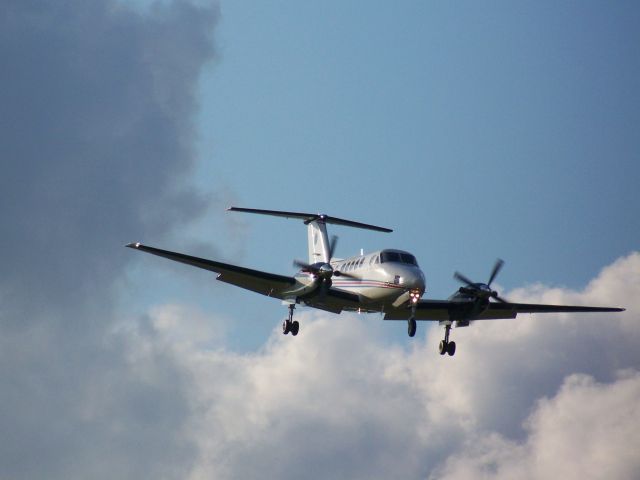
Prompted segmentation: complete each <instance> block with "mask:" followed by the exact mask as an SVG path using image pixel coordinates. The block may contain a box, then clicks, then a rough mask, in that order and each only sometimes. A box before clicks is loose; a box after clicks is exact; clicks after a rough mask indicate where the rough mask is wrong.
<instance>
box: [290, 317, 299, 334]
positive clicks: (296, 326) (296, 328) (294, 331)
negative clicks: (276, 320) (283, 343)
mask: <svg viewBox="0 0 640 480" xmlns="http://www.w3.org/2000/svg"><path fill="white" fill-rule="evenodd" d="M299 331H300V323H299V322H298V321H297V320H295V321H294V322H292V323H291V335H293V336H294V337H295V336H296V335H298V332H299Z"/></svg>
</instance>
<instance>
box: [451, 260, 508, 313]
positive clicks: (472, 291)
mask: <svg viewBox="0 0 640 480" xmlns="http://www.w3.org/2000/svg"><path fill="white" fill-rule="evenodd" d="M503 265H504V261H503V260H500V259H498V260H496V263H495V265H494V266H493V269H492V270H491V275H490V276H489V281H488V282H487V283H476V282H472V281H471V280H469V279H468V278H467V277H465V276H464V275H463V274H461V273H460V272H455V273H454V274H453V278H455V279H456V280H458V281H459V282H460V283H463V284H465V285H466V287H461V288H460V291H461V292H462V293H466V294H469V295H474V296H476V297H478V298H489V297H491V298H494V299H495V300H497V301H498V302H502V303H509V302H507V301H506V300H505V299H503V298H500V296H499V295H498V292H496V291H495V290H491V284H492V283H493V281H494V280H495V278H496V277H497V276H498V273H500V270H502V267H503Z"/></svg>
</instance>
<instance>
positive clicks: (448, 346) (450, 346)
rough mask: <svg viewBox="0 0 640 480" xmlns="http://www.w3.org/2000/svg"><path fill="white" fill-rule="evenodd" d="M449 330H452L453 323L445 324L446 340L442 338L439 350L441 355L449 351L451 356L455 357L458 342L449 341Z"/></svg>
mask: <svg viewBox="0 0 640 480" xmlns="http://www.w3.org/2000/svg"><path fill="white" fill-rule="evenodd" d="M449 332H451V324H447V325H445V326H444V340H440V345H439V346H438V351H439V352H440V355H444V354H445V353H448V354H449V356H450V357H453V355H454V354H455V353H456V342H453V341H451V342H450V341H449Z"/></svg>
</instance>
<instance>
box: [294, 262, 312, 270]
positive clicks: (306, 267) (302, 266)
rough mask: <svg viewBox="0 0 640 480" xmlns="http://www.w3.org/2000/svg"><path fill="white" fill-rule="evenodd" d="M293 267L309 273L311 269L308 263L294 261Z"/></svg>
mask: <svg viewBox="0 0 640 480" xmlns="http://www.w3.org/2000/svg"><path fill="white" fill-rule="evenodd" d="M293 266H294V267H298V268H299V269H301V270H307V271H309V270H310V269H311V265H309V264H308V263H305V262H303V261H302V260H294V261H293Z"/></svg>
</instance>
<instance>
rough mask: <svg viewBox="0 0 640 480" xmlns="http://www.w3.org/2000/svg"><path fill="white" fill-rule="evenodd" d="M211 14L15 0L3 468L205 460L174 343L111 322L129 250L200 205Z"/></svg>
mask: <svg viewBox="0 0 640 480" xmlns="http://www.w3.org/2000/svg"><path fill="white" fill-rule="evenodd" d="M216 18H217V7H216V5H215V4H214V5H210V6H195V5H193V4H192V3H191V2H188V1H175V2H168V3H167V2H165V3H163V4H162V5H157V6H154V7H153V8H150V9H149V10H148V11H147V12H145V13H144V14H143V13H140V12H139V11H134V10H132V9H131V8H129V7H127V6H126V5H125V4H123V3H120V2H116V1H110V0H93V1H88V2H87V1H84V0H71V1H65V2H57V1H10V2H3V5H2V9H0V60H1V64H2V69H0V85H1V86H2V88H0V105H1V111H0V145H2V149H1V150H2V175H0V217H1V218H2V221H3V225H4V228H3V229H2V240H1V245H2V249H0V264H1V265H2V276H1V277H0V329H1V333H0V379H1V381H2V385H3V388H2V392H1V393H0V429H1V430H2V431H3V437H4V439H3V441H2V442H0V465H2V467H0V468H1V470H2V471H1V473H0V476H2V477H6V478H16V479H18V478H41V477H45V476H46V477H48V478H79V477H82V478H87V477H90V478H103V477H104V478H133V477H135V478H146V477H157V476H159V477H163V478H164V477H182V476H183V474H184V471H185V469H186V468H188V466H189V464H190V462H191V460H192V458H193V449H192V448H190V442H189V441H188V440H187V439H186V438H184V437H183V436H181V434H180V430H181V426H182V423H183V422H184V421H185V418H187V416H188V413H189V408H190V407H189V404H188V401H187V398H186V397H185V393H184V391H185V390H186V388H183V383H184V381H185V380H184V379H183V376H182V374H181V373H180V372H178V370H177V368H178V367H176V365H175V360H174V359H173V357H172V354H171V353H170V352H165V351H163V350H162V349H156V348H149V349H148V350H146V351H145V352H144V353H141V354H140V357H139V358H135V359H133V360H132V359H131V358H130V353H131V352H130V349H131V344H130V340H129V339H128V338H127V337H126V336H124V335H113V334H109V332H110V331H111V330H112V329H113V325H114V321H115V317H114V314H113V311H112V310H113V300H114V286H115V284H116V281H117V280H118V278H120V276H121V274H122V273H123V269H124V267H125V265H126V262H127V261H128V257H127V253H128V252H127V251H126V249H124V248H122V245H123V244H124V243H125V242H126V241H128V240H130V239H131V238H138V237H139V236H149V237H160V236H162V235H163V234H165V233H167V232H168V231H169V230H170V229H171V228H172V227H175V226H176V225H179V224H181V223H183V222H188V221H189V220H191V219H193V218H195V217H197V216H198V215H200V214H201V213H202V212H203V210H204V209H205V208H206V204H207V202H206V198H205V197H204V196H203V195H201V194H199V193H198V192H195V191H193V190H192V189H190V188H189V186H188V185H187V184H186V179H187V175H188V173H189V172H190V169H191V167H192V166H193V162H194V152H193V150H192V144H193V140H194V125H193V114H194V112H195V109H196V107H197V103H196V97H195V95H196V86H197V81H198V77H199V73H200V71H201V68H202V66H203V64H204V63H205V62H207V61H209V60H211V59H212V58H213V57H214V50H213V40H212V34H213V29H214V25H215V21H216ZM144 324H145V322H144V320H142V321H141V322H140V324H139V325H140V326H141V327H140V328H141V330H140V332H139V334H140V335H147V336H151V337H152V336H153V329H146V330H145V329H144V328H142V326H143V325H144ZM137 346H138V345H137V344H136V347H137ZM134 360H135V361H134ZM134 363H135V365H136V368H133V367H132V365H133V364H134ZM132 452H135V454H132Z"/></svg>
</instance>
